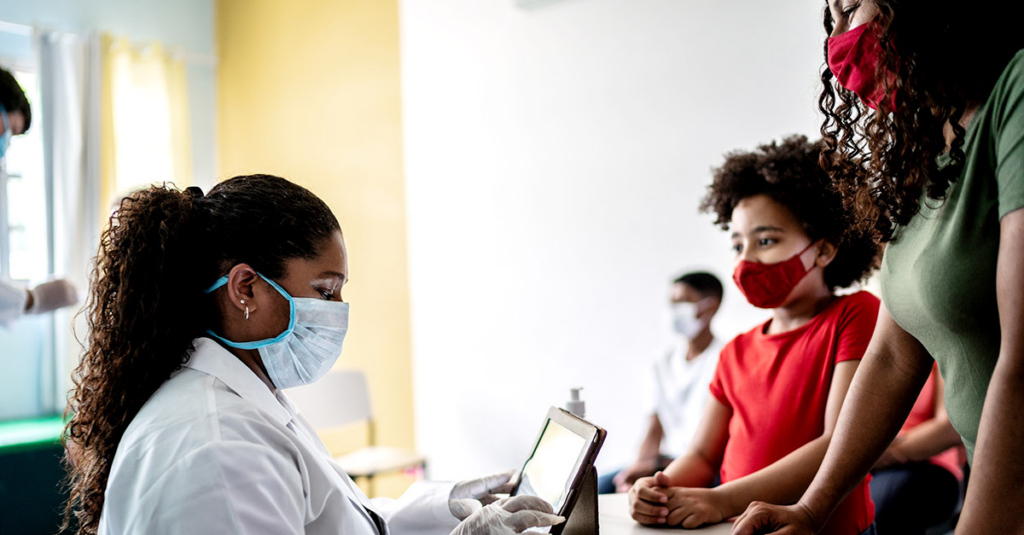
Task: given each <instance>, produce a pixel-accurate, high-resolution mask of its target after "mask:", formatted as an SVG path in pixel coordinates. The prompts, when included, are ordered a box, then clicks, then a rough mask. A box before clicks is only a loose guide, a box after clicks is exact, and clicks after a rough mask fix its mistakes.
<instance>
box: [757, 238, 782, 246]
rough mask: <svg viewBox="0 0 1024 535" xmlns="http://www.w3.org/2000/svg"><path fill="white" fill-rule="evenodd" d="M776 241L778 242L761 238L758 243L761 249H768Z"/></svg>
mask: <svg viewBox="0 0 1024 535" xmlns="http://www.w3.org/2000/svg"><path fill="white" fill-rule="evenodd" d="M776 241H778V240H775V239H772V238H761V239H760V240H758V242H757V243H758V245H760V246H761V247H767V246H769V245H773V244H774V243H775V242H776Z"/></svg>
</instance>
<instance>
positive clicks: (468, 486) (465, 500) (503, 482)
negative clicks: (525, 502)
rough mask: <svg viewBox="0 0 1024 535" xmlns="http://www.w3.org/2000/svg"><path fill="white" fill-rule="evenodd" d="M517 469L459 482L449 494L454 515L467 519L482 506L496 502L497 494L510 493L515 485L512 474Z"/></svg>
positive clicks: (449, 505)
mask: <svg viewBox="0 0 1024 535" xmlns="http://www.w3.org/2000/svg"><path fill="white" fill-rule="evenodd" d="M515 473H516V471H515V470H509V471H507V472H502V473H500V474H494V475H491V476H487V477H481V478H480V479H471V480H469V481H463V482H461V483H457V484H456V485H455V488H453V489H452V492H451V494H450V495H449V496H448V509H449V510H450V511H451V512H452V516H454V517H455V518H458V519H459V520H465V519H467V518H469V516H470V515H472V514H473V513H475V512H477V511H479V510H480V508H482V507H484V506H486V505H488V504H490V503H492V502H495V501H497V500H498V497H497V496H495V494H508V493H509V492H512V488H513V487H515V482H514V481H513V480H512V476H514V475H515Z"/></svg>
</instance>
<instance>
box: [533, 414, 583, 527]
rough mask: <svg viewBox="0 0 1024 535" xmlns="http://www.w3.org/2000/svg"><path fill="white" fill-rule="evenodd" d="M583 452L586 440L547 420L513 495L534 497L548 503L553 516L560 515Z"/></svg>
mask: <svg viewBox="0 0 1024 535" xmlns="http://www.w3.org/2000/svg"><path fill="white" fill-rule="evenodd" d="M586 448H587V441H586V439H584V438H583V437H581V436H579V435H577V434H576V433H573V432H572V431H570V430H568V429H566V428H565V427H564V426H562V425H560V424H559V423H557V422H555V421H553V420H550V419H549V420H548V423H547V424H546V425H545V426H544V431H543V432H542V433H541V437H540V440H538V441H537V447H536V449H534V450H533V455H531V456H530V459H529V460H527V461H526V466H524V467H523V473H522V476H521V477H520V480H519V487H518V488H517V489H516V495H521V494H526V495H531V496H537V497H539V498H542V499H544V500H545V501H547V502H548V503H550V504H551V508H552V509H553V510H554V511H555V513H558V512H559V511H561V510H562V505H564V504H565V498H566V495H567V494H568V492H569V485H571V484H572V481H573V479H574V478H575V475H576V472H577V471H579V468H580V463H581V462H582V459H581V457H583V456H584V455H585V454H586Z"/></svg>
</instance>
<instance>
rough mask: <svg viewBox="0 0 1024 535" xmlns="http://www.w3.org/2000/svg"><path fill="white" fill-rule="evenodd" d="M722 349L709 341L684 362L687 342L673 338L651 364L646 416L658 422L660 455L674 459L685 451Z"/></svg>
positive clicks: (706, 395)
mask: <svg viewBox="0 0 1024 535" xmlns="http://www.w3.org/2000/svg"><path fill="white" fill-rule="evenodd" d="M722 347H724V344H723V343H722V342H721V341H720V340H719V339H718V338H713V339H712V340H711V343H710V344H709V345H708V347H707V348H706V349H704V351H703V352H701V354H700V355H698V356H697V357H695V358H694V359H693V360H686V354H687V352H688V351H689V342H688V341H687V340H686V339H685V338H683V337H677V338H676V339H675V340H674V341H673V343H672V344H671V345H670V346H669V347H668V348H666V350H665V351H664V352H663V353H662V354H661V355H660V356H659V358H658V359H657V360H656V361H655V362H654V366H653V369H652V374H651V382H652V384H651V386H650V387H649V388H648V393H649V395H648V402H647V409H648V412H647V413H648V414H657V415H658V420H659V421H660V422H661V428H662V430H663V431H664V435H663V436H662V439H661V453H662V454H663V455H667V456H669V457H672V458H677V457H679V456H681V455H683V454H684V453H686V451H687V449H688V448H689V446H690V442H691V441H692V440H693V435H694V434H695V433H696V432H697V426H698V425H699V424H700V419H701V416H702V415H703V414H704V406H705V404H706V403H707V400H708V396H710V395H711V394H710V391H709V390H708V387H709V385H710V384H711V380H712V379H713V378H714V376H715V368H717V367H718V355H719V353H721V351H722Z"/></svg>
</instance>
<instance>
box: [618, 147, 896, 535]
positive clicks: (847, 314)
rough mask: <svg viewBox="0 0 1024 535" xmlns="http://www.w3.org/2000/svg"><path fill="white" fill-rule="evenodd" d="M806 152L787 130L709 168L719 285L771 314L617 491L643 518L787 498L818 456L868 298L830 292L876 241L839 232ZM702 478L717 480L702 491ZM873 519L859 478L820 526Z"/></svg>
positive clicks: (846, 378)
mask: <svg viewBox="0 0 1024 535" xmlns="http://www.w3.org/2000/svg"><path fill="white" fill-rule="evenodd" d="M819 153H820V150H819V146H818V144H817V143H810V142H808V141H807V139H806V138H805V137H803V136H793V137H790V138H787V139H785V140H783V141H782V143H771V144H769V145H763V146H761V147H759V148H758V149H757V150H756V151H754V152H734V153H731V154H729V155H728V156H727V157H726V161H725V164H724V165H723V166H722V167H721V168H719V169H717V170H716V171H715V174H714V180H713V182H712V184H711V186H710V187H709V192H708V195H707V197H706V198H705V199H704V202H703V204H702V209H703V210H705V211H710V212H713V213H715V214H716V215H717V216H718V218H717V220H716V223H717V224H719V225H721V226H722V228H723V229H726V230H731V231H732V232H731V237H732V244H733V250H734V251H735V253H736V270H735V272H734V274H733V280H734V281H735V282H736V284H737V285H738V286H739V289H740V291H741V292H742V293H743V294H744V296H746V298H747V300H748V301H750V303H751V304H753V305H754V306H757V307H760V308H769V309H771V310H772V318H771V319H770V320H768V321H767V322H765V323H764V324H762V325H759V326H757V327H756V328H754V329H753V330H751V331H749V332H747V333H744V334H741V335H739V336H737V337H736V338H735V339H733V340H732V341H731V342H730V343H729V344H728V345H726V347H725V348H724V349H723V350H722V354H721V357H720V359H719V364H718V369H717V371H716V372H715V377H714V379H713V380H712V383H711V393H712V396H713V397H712V399H710V400H709V401H708V404H707V408H706V409H705V412H704V416H703V419H702V422H701V425H700V427H699V429H698V431H697V435H696V436H695V437H694V440H693V443H692V446H691V448H690V451H689V452H688V453H687V454H685V455H683V456H682V457H680V458H678V459H676V460H675V461H674V462H673V463H672V464H671V465H670V466H669V467H668V468H666V469H665V472H664V473H658V474H656V475H655V476H654V477H649V478H642V479H640V480H638V481H637V482H636V484H635V485H634V486H633V488H632V489H631V490H630V493H629V498H630V512H631V514H632V516H633V518H634V519H636V520H637V521H639V522H641V523H643V524H661V525H670V526H682V527H684V528H695V527H698V526H700V525H703V524H710V523H716V522H721V521H723V520H725V519H727V518H730V517H733V516H737V515H739V514H741V513H742V512H743V511H744V510H746V508H747V506H748V505H749V504H750V503H751V502H753V501H765V502H770V503H793V502H795V501H796V500H797V499H799V498H800V496H801V495H802V494H803V492H804V490H806V488H807V486H808V485H809V484H810V482H811V479H812V478H813V477H814V474H815V473H816V472H817V470H818V466H819V465H820V464H821V460H822V458H823V457H824V455H825V450H826V449H827V448H828V442H829V440H830V438H831V433H832V429H833V427H834V426H835V422H836V420H837V418H838V416H839V410H840V408H841V406H842V403H843V399H844V398H845V397H846V391H847V389H848V388H849V385H850V381H851V380H852V379H853V375H854V372H855V371H856V370H857V366H858V364H859V363H860V359H861V358H862V357H863V355H864V351H865V349H866V348H867V346H868V342H869V341H870V340H871V334H872V331H873V330H874V326H875V320H876V318H877V315H878V304H879V302H878V299H877V298H876V297H874V296H873V295H871V294H869V293H866V292H857V293H854V294H851V295H845V296H837V295H836V294H835V291H836V290H837V289H839V288H845V287H848V286H851V285H853V284H854V283H855V282H857V281H859V280H862V279H864V278H865V277H866V276H867V275H868V274H869V273H870V272H871V270H872V269H873V268H874V266H875V265H876V260H877V256H878V254H877V253H878V249H877V247H876V246H875V244H874V242H873V241H872V240H871V238H870V237H869V236H866V235H851V234H850V233H849V232H848V231H847V229H848V228H850V227H851V225H850V224H849V218H848V217H849V216H848V213H847V211H846V210H845V209H844V207H843V204H842V200H841V198H840V196H839V194H838V193H837V192H836V191H834V190H833V189H832V186H831V182H830V180H829V177H828V176H827V175H826V174H825V173H824V172H823V171H822V170H821V168H820V167H819V166H818V154H819ZM716 476H717V477H719V478H720V480H721V483H722V484H721V485H720V486H718V487H716V488H709V487H711V485H712V484H713V481H714V480H715V479H716ZM873 520H874V506H873V505H872V502H871V496H870V492H869V489H868V479H865V480H864V481H863V482H862V483H861V484H860V485H859V486H858V487H857V489H856V490H854V492H853V493H851V494H850V496H848V497H847V498H846V500H845V501H844V502H843V505H842V506H841V507H840V508H839V509H837V510H836V512H835V514H833V515H832V517H831V519H830V520H829V523H828V524H827V525H826V526H825V528H824V530H823V531H822V533H830V534H836V535H858V534H860V533H863V532H865V531H867V530H869V529H871V528H872V522H873Z"/></svg>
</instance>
